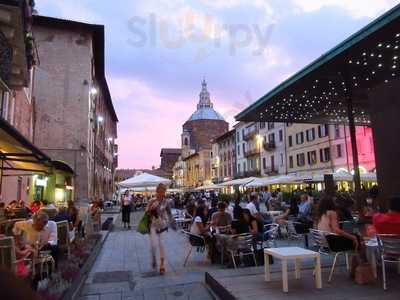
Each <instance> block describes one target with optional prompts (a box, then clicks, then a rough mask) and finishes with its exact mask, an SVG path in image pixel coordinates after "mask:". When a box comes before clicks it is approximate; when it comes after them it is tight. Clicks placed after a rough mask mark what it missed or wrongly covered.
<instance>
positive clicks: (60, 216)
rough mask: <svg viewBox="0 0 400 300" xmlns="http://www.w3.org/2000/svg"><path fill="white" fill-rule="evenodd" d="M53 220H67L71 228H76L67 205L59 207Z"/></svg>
mask: <svg viewBox="0 0 400 300" xmlns="http://www.w3.org/2000/svg"><path fill="white" fill-rule="evenodd" d="M53 221H54V222H61V221H67V222H68V225H69V230H72V229H74V226H73V224H72V218H71V216H70V215H69V214H68V210H67V208H66V207H65V206H62V207H60V208H59V210H58V213H57V215H56V216H55V217H54V218H53Z"/></svg>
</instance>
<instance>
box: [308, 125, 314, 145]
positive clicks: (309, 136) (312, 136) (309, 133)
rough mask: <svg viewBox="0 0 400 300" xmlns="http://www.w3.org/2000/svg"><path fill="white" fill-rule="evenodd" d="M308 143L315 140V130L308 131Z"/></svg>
mask: <svg viewBox="0 0 400 300" xmlns="http://www.w3.org/2000/svg"><path fill="white" fill-rule="evenodd" d="M306 136H307V142H311V141H313V140H315V128H311V129H308V130H307V131H306Z"/></svg>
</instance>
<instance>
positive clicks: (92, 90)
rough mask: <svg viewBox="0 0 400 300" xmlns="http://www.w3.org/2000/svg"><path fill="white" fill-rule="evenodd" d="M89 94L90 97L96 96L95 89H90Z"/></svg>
mask: <svg viewBox="0 0 400 300" xmlns="http://www.w3.org/2000/svg"><path fill="white" fill-rule="evenodd" d="M89 93H90V95H93V96H95V95H97V89H96V88H95V87H91V88H90V91H89Z"/></svg>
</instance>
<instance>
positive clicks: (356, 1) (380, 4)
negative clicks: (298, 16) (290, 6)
mask: <svg viewBox="0 0 400 300" xmlns="http://www.w3.org/2000/svg"><path fill="white" fill-rule="evenodd" d="M293 3H294V5H295V6H296V7H297V8H299V9H301V10H302V11H303V12H307V13H308V12H314V11H318V10H320V9H322V8H324V7H338V8H341V9H343V10H345V11H347V12H348V13H349V14H350V15H351V16H352V17H353V18H363V17H369V18H373V17H376V16H377V15H378V14H381V13H383V12H384V11H386V10H388V9H390V8H392V7H393V6H395V5H397V4H398V1H397V0H368V1H365V0H323V1H321V0H293Z"/></svg>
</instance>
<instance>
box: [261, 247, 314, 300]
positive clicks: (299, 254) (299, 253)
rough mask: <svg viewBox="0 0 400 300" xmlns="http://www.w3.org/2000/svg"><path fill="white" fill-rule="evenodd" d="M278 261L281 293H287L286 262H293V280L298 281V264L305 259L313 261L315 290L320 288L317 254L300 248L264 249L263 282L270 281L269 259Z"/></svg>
mask: <svg viewBox="0 0 400 300" xmlns="http://www.w3.org/2000/svg"><path fill="white" fill-rule="evenodd" d="M269 255H270V256H272V257H274V258H277V259H280V260H281V263H282V283H283V291H284V292H285V293H287V292H288V291H289V289H288V268H287V265H288V260H294V261H295V278H296V279H300V262H301V260H302V259H305V258H313V259H315V285H316V287H317V289H321V288H322V279H321V258H320V255H319V253H318V252H314V251H311V250H307V249H303V248H300V247H282V248H267V249H264V268H265V281H271V272H270V266H269V257H268V256H269Z"/></svg>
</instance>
